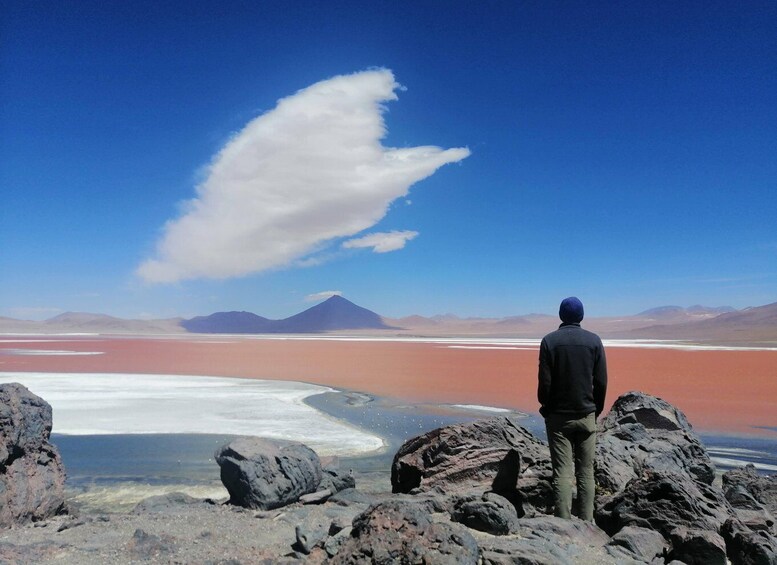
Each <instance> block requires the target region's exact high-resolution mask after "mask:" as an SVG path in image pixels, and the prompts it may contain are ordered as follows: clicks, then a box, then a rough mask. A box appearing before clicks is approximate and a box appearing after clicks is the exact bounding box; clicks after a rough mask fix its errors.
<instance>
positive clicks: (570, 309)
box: [558, 296, 583, 324]
mask: <svg viewBox="0 0 777 565" xmlns="http://www.w3.org/2000/svg"><path fill="white" fill-rule="evenodd" d="M558 317H559V318H561V321H562V322H564V323H565V324H579V323H580V322H581V321H582V319H583V303H582V302H580V299H579V298H578V297H576V296H570V297H569V298H565V299H564V300H562V301H561V306H559V309H558Z"/></svg>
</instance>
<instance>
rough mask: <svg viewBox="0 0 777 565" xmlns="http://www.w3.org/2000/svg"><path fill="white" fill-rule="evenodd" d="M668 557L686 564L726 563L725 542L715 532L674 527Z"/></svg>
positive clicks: (711, 564) (716, 564)
mask: <svg viewBox="0 0 777 565" xmlns="http://www.w3.org/2000/svg"><path fill="white" fill-rule="evenodd" d="M671 538H672V552H671V553H670V554H669V558H670V559H675V560H677V561H682V562H683V563H687V564H688V565H726V543H725V542H724V541H723V538H722V537H720V535H719V534H716V533H715V532H710V531H708V530H692V529H688V528H684V527H682V526H681V527H679V528H675V529H674V530H673V531H672V534H671Z"/></svg>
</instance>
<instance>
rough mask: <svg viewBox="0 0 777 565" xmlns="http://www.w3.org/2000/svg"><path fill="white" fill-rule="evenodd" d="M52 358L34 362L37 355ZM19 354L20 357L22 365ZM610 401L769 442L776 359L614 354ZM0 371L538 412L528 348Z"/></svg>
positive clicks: (368, 347)
mask: <svg viewBox="0 0 777 565" xmlns="http://www.w3.org/2000/svg"><path fill="white" fill-rule="evenodd" d="M47 351H48V352H52V353H53V352H56V353H53V354H47V355H46V354H41V352H44V353H45V352H47ZM25 353H26V354H25ZM607 356H608V365H609V372H610V388H609V392H608V401H609V402H611V401H612V400H613V399H615V398H616V397H617V396H618V395H619V394H622V393H623V392H626V391H629V390H641V391H644V392H647V393H650V394H654V395H656V396H660V397H662V398H664V399H665V400H667V401H669V402H671V403H673V404H675V405H676V406H678V407H680V408H681V409H682V410H683V411H684V412H685V413H686V415H687V416H688V418H689V419H690V421H691V422H692V423H693V424H694V425H695V427H696V428H697V429H700V430H707V431H716V432H723V433H734V434H755V433H762V434H770V435H771V434H774V430H771V431H770V430H767V429H766V428H775V429H777V351H774V350H733V351H732V350H721V351H715V350H713V351H709V350H698V351H693V350H692V351H685V350H677V349H667V348H640V347H636V346H635V347H611V348H608V350H607ZM0 370H2V371H24V372H62V373H78V372H86V373H90V372H113V373H116V372H121V373H155V374H180V375H214V376H230V377H245V378H261V379H279V380H295V381H303V382H308V383H315V384H322V385H328V386H333V387H338V388H345V389H350V390H356V391H363V392H368V393H371V394H376V395H379V396H384V397H390V398H395V399H399V400H402V401H406V402H422V403H446V404H478V405H485V406H499V407H505V408H511V409H517V410H521V411H526V412H536V410H537V408H538V407H537V403H536V379H537V376H536V371H537V350H536V347H532V346H520V347H504V346H501V345H500V346H495V347H488V348H484V347H483V346H482V344H481V345H480V346H479V347H467V346H465V347H462V346H461V345H457V346H454V347H451V345H449V344H445V343H434V342H422V341H411V342H407V341H369V340H368V341H359V340H331V339H325V340H324V339H288V340H284V339H255V338H242V337H212V338H211V337H196V338H175V339H163V338H107V337H80V338H74V337H60V338H55V337H35V338H32V337H18V338H13V337H9V336H5V337H3V338H0Z"/></svg>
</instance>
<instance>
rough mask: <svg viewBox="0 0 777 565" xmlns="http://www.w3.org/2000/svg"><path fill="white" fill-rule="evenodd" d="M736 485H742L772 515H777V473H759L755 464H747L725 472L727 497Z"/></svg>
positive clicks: (724, 488) (724, 484)
mask: <svg viewBox="0 0 777 565" xmlns="http://www.w3.org/2000/svg"><path fill="white" fill-rule="evenodd" d="M734 487H742V488H743V489H744V490H746V491H747V492H748V493H749V494H750V495H752V497H753V498H754V499H755V500H756V501H757V502H758V503H759V504H760V505H761V506H763V508H765V509H766V510H768V511H769V513H771V515H772V516H777V475H770V476H763V475H759V474H758V471H756V470H755V466H753V465H747V466H745V467H742V468H740V469H734V470H732V471H728V472H727V473H724V474H723V490H724V492H726V493H727V494H726V498H728V491H729V490H730V489H732V488H734ZM734 506H735V507H738V506H736V505H734Z"/></svg>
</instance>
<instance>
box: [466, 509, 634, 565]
mask: <svg viewBox="0 0 777 565" xmlns="http://www.w3.org/2000/svg"><path fill="white" fill-rule="evenodd" d="M478 540H479V541H478V543H479V545H480V550H481V558H482V562H483V564H484V565H507V564H516V565H517V564H520V565H605V564H615V563H628V560H624V559H622V558H616V557H613V556H612V555H610V553H609V552H608V551H607V548H606V547H605V546H606V544H607V542H608V541H609V538H608V537H607V534H605V533H604V532H603V531H602V530H600V529H599V528H598V527H597V526H596V525H595V524H592V523H591V522H584V521H582V520H576V519H575V520H565V519H562V518H555V517H552V516H543V517H539V518H522V519H520V520H518V522H517V525H516V528H515V534H514V535H508V536H497V537H493V536H489V537H486V538H483V539H481V538H480V537H479V538H478Z"/></svg>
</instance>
